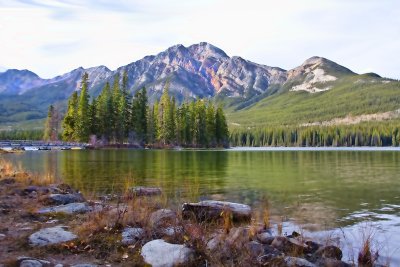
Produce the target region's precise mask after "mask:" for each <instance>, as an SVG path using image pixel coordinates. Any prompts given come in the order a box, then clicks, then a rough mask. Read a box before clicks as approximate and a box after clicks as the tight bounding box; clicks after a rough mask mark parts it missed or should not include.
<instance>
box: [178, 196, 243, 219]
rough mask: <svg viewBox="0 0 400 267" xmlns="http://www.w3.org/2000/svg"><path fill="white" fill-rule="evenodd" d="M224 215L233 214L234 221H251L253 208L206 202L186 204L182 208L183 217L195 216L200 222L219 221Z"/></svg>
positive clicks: (220, 202) (227, 203) (228, 203)
mask: <svg viewBox="0 0 400 267" xmlns="http://www.w3.org/2000/svg"><path fill="white" fill-rule="evenodd" d="M224 213H231V215H232V219H233V220H234V221H250V219H251V208H250V206H248V205H245V204H239V203H233V202H225V201H215V200H205V201H200V202H198V203H184V204H183V206H182V214H183V216H185V217H191V216H194V217H195V218H196V219H197V220H200V221H208V220H217V219H220V218H221V217H222V216H223V214H224Z"/></svg>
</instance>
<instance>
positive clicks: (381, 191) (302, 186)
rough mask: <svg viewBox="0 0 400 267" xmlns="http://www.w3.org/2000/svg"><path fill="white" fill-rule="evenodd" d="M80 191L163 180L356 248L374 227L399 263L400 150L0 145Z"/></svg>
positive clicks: (174, 196) (171, 191) (169, 188)
mask: <svg viewBox="0 0 400 267" xmlns="http://www.w3.org/2000/svg"><path fill="white" fill-rule="evenodd" d="M2 156H3V157H4V158H6V159H10V160H12V161H14V162H15V163H16V164H20V165H21V166H22V168H24V169H25V170H27V171H30V172H34V173H38V174H44V173H46V174H49V175H52V176H54V177H56V179H58V180H59V181H64V182H66V183H68V184H71V185H72V186H74V187H76V188H79V189H81V190H82V191H84V192H92V191H95V192H97V193H113V192H119V191H121V190H123V188H125V187H127V186H131V185H143V186H159V187H161V188H162V189H163V190H164V192H165V193H166V194H167V195H168V197H169V199H170V201H171V203H175V204H176V203H179V204H180V203H181V202H182V201H185V200H191V201H198V200H202V199H216V200H226V201H233V202H240V203H246V204H249V205H251V206H252V207H253V208H254V209H262V208H265V207H266V206H267V205H269V210H270V213H271V217H272V219H273V222H275V223H278V222H281V221H283V231H284V232H287V233H291V231H292V230H297V231H301V232H304V233H305V234H307V235H311V236H314V237H316V238H320V239H321V240H323V239H326V238H329V239H332V240H336V239H338V240H339V239H340V245H341V247H342V248H343V250H344V253H345V257H344V260H349V259H350V258H356V257H357V252H356V251H358V248H359V246H360V245H361V240H362V236H363V235H365V234H368V233H371V234H372V235H373V237H374V240H375V241H374V244H375V246H376V247H378V248H379V250H380V254H381V255H384V257H383V258H382V259H383V260H384V261H386V260H387V261H389V260H390V261H391V264H392V265H393V266H400V255H399V254H400V250H399V248H400V150H399V149H397V148H387V149H382V150H381V149H374V148H361V149H348V148H345V149H324V148H321V149H317V150H316V149H298V148H289V149H285V148H278V149H276V148H275V149H230V150H212V151H210V150H180V151H177V150H81V151H71V150H70V151H27V152H25V153H22V154H9V155H2Z"/></svg>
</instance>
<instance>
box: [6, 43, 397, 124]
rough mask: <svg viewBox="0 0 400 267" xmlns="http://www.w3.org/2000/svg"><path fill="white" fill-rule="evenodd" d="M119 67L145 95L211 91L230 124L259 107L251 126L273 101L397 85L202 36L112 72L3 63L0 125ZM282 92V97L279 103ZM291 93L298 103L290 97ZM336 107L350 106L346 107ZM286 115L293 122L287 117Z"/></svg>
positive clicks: (36, 113) (101, 80)
mask: <svg viewBox="0 0 400 267" xmlns="http://www.w3.org/2000/svg"><path fill="white" fill-rule="evenodd" d="M125 71H126V72H127V75H128V80H129V83H128V87H129V88H130V91H131V92H132V93H133V92H135V91H136V90H137V89H139V88H141V87H143V86H146V88H147V92H148V94H149V99H150V101H154V100H155V99H157V98H159V97H160V95H161V93H162V89H163V88H164V87H165V85H166V83H167V82H169V88H170V93H171V94H172V95H174V96H175V97H176V99H177V100H178V101H183V100H184V99H193V98H196V97H201V98H212V99H215V100H216V101H219V102H220V103H223V104H224V106H225V107H226V110H227V112H229V119H230V120H231V121H232V122H234V123H236V124H247V122H250V121H252V120H249V119H246V116H250V117H249V118H252V117H254V114H260V115H259V116H258V115H257V116H258V117H257V119H256V120H254V123H255V124H256V125H257V124H262V123H265V120H264V119H265V118H267V117H268V116H269V115H268V114H269V112H271V110H269V109H271V108H273V107H274V108H276V109H281V110H288V109H294V110H293V111H292V112H293V113H294V114H299V112H298V111H296V109H302V108H303V104H302V102H300V101H306V102H307V101H309V99H314V98H318V97H321V96H325V95H330V94H332V96H331V97H334V99H336V100H335V101H337V99H341V98H340V97H339V96H340V95H337V93H338V92H339V91H340V92H341V94H343V93H348V91H352V90H354V88H357V87H363V88H365V87H367V89H368V88H372V89H368V90H371V91H374V89H373V88H375V89H377V88H380V87H379V86H378V85H383V87H384V88H383V89H380V90H381V91H380V92H377V91H375V92H372V93H370V95H371V94H372V95H371V96H372V97H375V96H376V97H378V95H381V96H382V94H383V95H385V94H386V91H390V92H392V91H393V86H392V85H395V84H397V82H395V81H392V80H389V79H383V78H381V77H379V75H376V74H365V75H358V74H356V73H354V72H352V71H351V70H349V69H347V68H345V67H343V66H340V65H339V64H337V63H335V62H333V61H330V60H328V59H326V58H322V57H312V58H310V59H308V60H306V61H305V62H304V63H303V64H302V65H300V66H298V67H296V68H294V69H291V70H288V71H286V70H284V69H281V68H278V67H270V66H267V65H262V64H257V63H254V62H251V61H248V60H245V59H243V58H241V57H238V56H233V57H229V56H228V55H227V54H226V53H225V52H224V51H223V50H221V49H220V48H217V47H215V46H213V45H211V44H209V43H205V42H202V43H199V44H194V45H191V46H189V47H185V46H183V45H175V46H172V47H170V48H168V49H167V50H165V51H163V52H161V53H159V54H157V55H152V56H146V57H144V58H142V59H140V60H138V61H135V62H133V63H130V64H128V65H126V66H121V67H120V68H118V69H116V70H114V71H111V70H109V69H108V68H107V67H105V66H98V67H93V68H88V69H84V68H82V67H80V68H77V69H75V70H72V71H71V72H69V73H66V74H63V75H60V76H57V77H54V78H52V79H41V78H40V77H39V76H38V75H36V74H34V73H33V72H31V71H28V70H21V71H19V70H7V71H6V72H4V73H0V124H2V125H10V124H12V123H18V122H21V121H32V120H37V119H42V118H44V117H45V116H46V112H47V108H48V106H49V105H50V104H55V105H58V106H60V107H61V109H63V108H65V104H66V100H67V98H68V97H69V96H70V95H71V94H72V92H73V91H75V90H79V88H80V84H79V83H80V79H81V76H82V74H83V73H84V72H87V73H88V74H89V80H90V84H89V93H90V94H91V95H92V96H96V95H98V94H99V93H100V91H101V89H102V88H103V87H104V85H105V83H106V82H113V79H114V77H115V75H116V74H119V75H120V78H121V77H122V74H123V73H124V72H125ZM352 79H355V80H354V81H353V80H352ZM339 87H340V88H344V89H343V91H341V90H339V89H337V88H339ZM331 92H333V93H331ZM388 94H389V95H391V93H388ZM397 95H398V91H396V93H395V97H394V98H395V100H396V101H397ZM299 96H302V97H300V98H299ZM338 97H339V98H338ZM391 97H392V98H391V99H389V98H383V103H385V104H387V102H388V103H389V102H390V103H392V102H393V101H395V100H393V99H394V98H393V96H391ZM286 98H287V99H286ZM298 98H299V99H298ZM303 98H304V99H303ZM283 99H285V101H286V100H287V101H289V100H290V101H289V102H287V103H286V102H283ZM293 99H297V100H298V102H296V103H293V102H292V101H291V100H293ZM381 99H382V97H381ZM271 101H272V102H271ZM274 101H276V102H274ZM331 102H332V101H331ZM344 102H346V103H347V105H348V104H349V99H344ZM289 103H290V106H289ZM332 103H333V102H332ZM397 103H399V102H397ZM314 104H318V103H314ZM385 107H387V108H392V107H393V105H392V104H390V105H380V108H378V109H374V110H378V111H388V110H386V108H385ZM310 110H311V111H312V110H313V108H312V107H311V109H310ZM371 110H372V109H370V108H368V106H367V108H365V111H366V112H367V111H368V112H369V111H371ZM311 111H310V112H311ZM344 111H346V112H347V111H349V112H351V108H350V109H344ZM307 112H308V111H307ZM307 112H306V113H307ZM361 112H363V111H361ZM265 114H266V115H265ZM271 114H272V113H271ZM278 115H279V114H278ZM336 115H340V114H339V113H337V112H336V113H332V114H331V115H330V116H332V118H333V117H334V116H336ZM305 116H306V117H307V116H308V115H307V114H306V115H305ZM289 117H290V116H289ZM311 117H312V116H311ZM328 117H329V116H328ZM277 120H278V121H279V118H278V119H277ZM288 121H290V123H293V121H294V120H292V119H289V120H288ZM303 121H304V120H301V122H303Z"/></svg>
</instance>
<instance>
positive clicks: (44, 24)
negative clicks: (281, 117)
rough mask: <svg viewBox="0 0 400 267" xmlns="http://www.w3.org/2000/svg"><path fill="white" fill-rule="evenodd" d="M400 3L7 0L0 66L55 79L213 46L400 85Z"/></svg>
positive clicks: (0, 3) (0, 29) (0, 24)
mask: <svg viewBox="0 0 400 267" xmlns="http://www.w3.org/2000/svg"><path fill="white" fill-rule="evenodd" d="M398 25H400V4H399V3H397V2H396V1H394V0H393V1H392V0H386V1H372V0H367V1H360V0H350V1H344V0H326V1H316V0H304V1H295V0H282V1H279V2H278V1H261V0H250V1H237V0H232V1H223V0H214V1H213V0H206V1H195V0H192V1H189V0H186V1H178V0H152V1H139V0H134V1H128V0H114V1H112V0H97V1H95V0H88V1H78V0H58V1H44V0H19V1H17V2H13V3H11V4H10V2H9V1H5V0H0V36H1V42H0V59H1V62H0V63H1V64H2V65H4V66H8V67H12V68H27V69H31V70H33V71H35V72H37V73H38V74H39V75H41V76H43V77H52V76H55V75H57V74H61V73H64V72H67V71H69V70H71V69H73V68H76V67H78V66H84V67H90V66H96V65H106V66H108V67H109V68H111V69H115V68H117V67H119V66H121V65H125V64H128V63H130V62H132V61H134V60H137V59H140V58H142V57H144V56H145V55H148V54H155V53H158V52H160V51H162V50H164V49H166V48H167V47H168V46H171V45H174V44H177V43H183V44H184V45H190V44H193V43H197V42H200V41H207V42H210V43H212V44H214V45H216V46H219V47H220V48H221V49H223V50H225V51H226V52H227V53H228V54H229V55H240V56H242V57H244V58H246V59H250V60H252V61H255V62H257V63H261V64H267V65H273V66H280V67H283V68H286V69H289V68H293V67H295V66H297V65H299V64H301V63H302V62H303V61H304V60H305V59H307V58H309V57H311V56H314V55H319V56H324V57H327V58H329V59H332V60H334V61H337V62H338V63H339V64H342V65H344V66H346V67H349V68H351V69H353V70H354V71H356V72H362V71H363V70H365V69H372V70H373V71H374V72H377V73H379V74H381V75H383V76H389V77H394V78H399V77H400V74H399V72H398V66H399V59H398V57H397V56H396V55H397V52H398V48H399V47H400V31H399V30H398Z"/></svg>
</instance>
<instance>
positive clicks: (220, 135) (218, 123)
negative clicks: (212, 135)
mask: <svg viewBox="0 0 400 267" xmlns="http://www.w3.org/2000/svg"><path fill="white" fill-rule="evenodd" d="M215 131H216V139H217V140H216V141H217V143H218V145H222V146H227V145H228V141H229V140H228V139H229V131H228V125H227V123H226V118H225V114H224V112H223V110H222V108H221V107H218V108H217V111H216V113H215Z"/></svg>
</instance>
